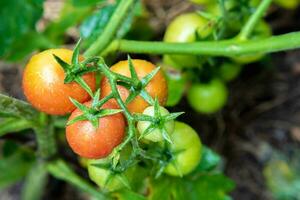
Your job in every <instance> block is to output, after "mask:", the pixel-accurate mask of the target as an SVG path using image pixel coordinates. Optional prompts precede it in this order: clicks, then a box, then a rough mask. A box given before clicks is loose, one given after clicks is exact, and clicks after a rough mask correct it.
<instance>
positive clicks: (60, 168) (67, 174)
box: [47, 160, 109, 200]
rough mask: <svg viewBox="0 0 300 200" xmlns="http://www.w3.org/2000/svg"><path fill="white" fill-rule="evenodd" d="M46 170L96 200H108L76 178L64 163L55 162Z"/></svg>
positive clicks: (86, 183) (88, 184) (79, 178)
mask: <svg viewBox="0 0 300 200" xmlns="http://www.w3.org/2000/svg"><path fill="white" fill-rule="evenodd" d="M47 169H48V171H49V173H50V174H51V175H53V176H54V177H56V178H58V179H60V180H64V181H67V182H68V183H71V184H73V185H74V186H76V187H77V188H79V189H81V190H82V191H84V192H87V193H88V194H90V195H92V196H94V197H95V198H97V199H98V200H107V199H109V198H108V197H107V196H106V195H104V194H102V193H101V192H100V191H98V190H97V189H95V188H94V187H93V186H92V185H91V184H90V183H89V182H87V181H86V180H85V179H83V178H81V177H80V176H78V175H77V174H76V173H75V172H74V171H73V170H72V168H70V167H69V166H68V165H67V164H66V163H65V162H64V161H62V160H56V161H53V162H51V163H49V164H48V165H47Z"/></svg>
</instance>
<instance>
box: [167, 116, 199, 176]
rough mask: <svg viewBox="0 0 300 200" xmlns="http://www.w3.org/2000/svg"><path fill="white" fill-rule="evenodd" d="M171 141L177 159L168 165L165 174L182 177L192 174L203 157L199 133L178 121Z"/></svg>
mask: <svg viewBox="0 0 300 200" xmlns="http://www.w3.org/2000/svg"><path fill="white" fill-rule="evenodd" d="M171 139H172V142H173V144H171V147H170V148H171V151H172V152H175V154H174V156H175V159H174V160H173V161H172V162H171V163H169V164H168V165H167V167H166V168H165V173H167V174H169V175H171V176H180V175H186V174H188V173H190V172H192V171H193V170H194V169H195V168H196V167H197V165H198V164H199V162H200V160H201V156H202V144H201V140H200V138H199V136H198V134H197V132H196V131H195V130H194V129H193V128H192V127H190V126H189V125H187V124H185V123H182V122H178V121H176V122H175V129H174V132H173V134H172V135H171Z"/></svg>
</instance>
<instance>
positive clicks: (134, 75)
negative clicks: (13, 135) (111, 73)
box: [127, 55, 139, 80]
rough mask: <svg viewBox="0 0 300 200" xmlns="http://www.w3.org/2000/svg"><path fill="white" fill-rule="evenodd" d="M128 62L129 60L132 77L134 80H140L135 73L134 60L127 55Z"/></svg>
mask: <svg viewBox="0 0 300 200" xmlns="http://www.w3.org/2000/svg"><path fill="white" fill-rule="evenodd" d="M127 60H128V67H129V71H130V77H131V78H132V79H134V80H139V77H138V75H137V73H136V71H135V68H134V66H133V63H132V60H131V58H130V56H129V55H127Z"/></svg>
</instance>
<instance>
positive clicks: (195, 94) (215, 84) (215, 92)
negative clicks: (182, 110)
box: [187, 79, 228, 114]
mask: <svg viewBox="0 0 300 200" xmlns="http://www.w3.org/2000/svg"><path fill="white" fill-rule="evenodd" d="M227 97H228V90H227V87H226V85H225V84H224V83H223V82H222V81H220V80H218V79H214V80H211V81H210V82H208V83H198V84H194V85H192V87H191V88H190V89H189V91H188V94H187V99H188V102H189V104H190V105H191V107H192V108H194V109H195V110H196V111H198V112H201V113H205V114H211V113H214V112H217V111H218V110H220V109H221V108H222V107H223V106H224V105H225V103H226V101H227Z"/></svg>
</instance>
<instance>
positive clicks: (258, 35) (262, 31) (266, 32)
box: [232, 20, 272, 64]
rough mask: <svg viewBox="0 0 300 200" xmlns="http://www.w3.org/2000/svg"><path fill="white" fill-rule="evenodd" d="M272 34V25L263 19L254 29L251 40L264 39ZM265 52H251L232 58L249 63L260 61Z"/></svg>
mask: <svg viewBox="0 0 300 200" xmlns="http://www.w3.org/2000/svg"><path fill="white" fill-rule="evenodd" d="M271 35H272V30H271V28H270V26H269V25H268V24H267V23H266V22H265V21H263V20H261V21H260V22H259V23H258V24H257V26H256V28H255V29H254V30H253V33H252V34H251V36H250V38H249V40H256V39H262V38H267V37H270V36H271ZM263 56H264V54H249V55H243V56H235V57H233V58H232V59H233V60H234V61H235V62H237V63H240V64H248V63H253V62H257V61H259V60H260V59H261V58H262V57H263Z"/></svg>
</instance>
